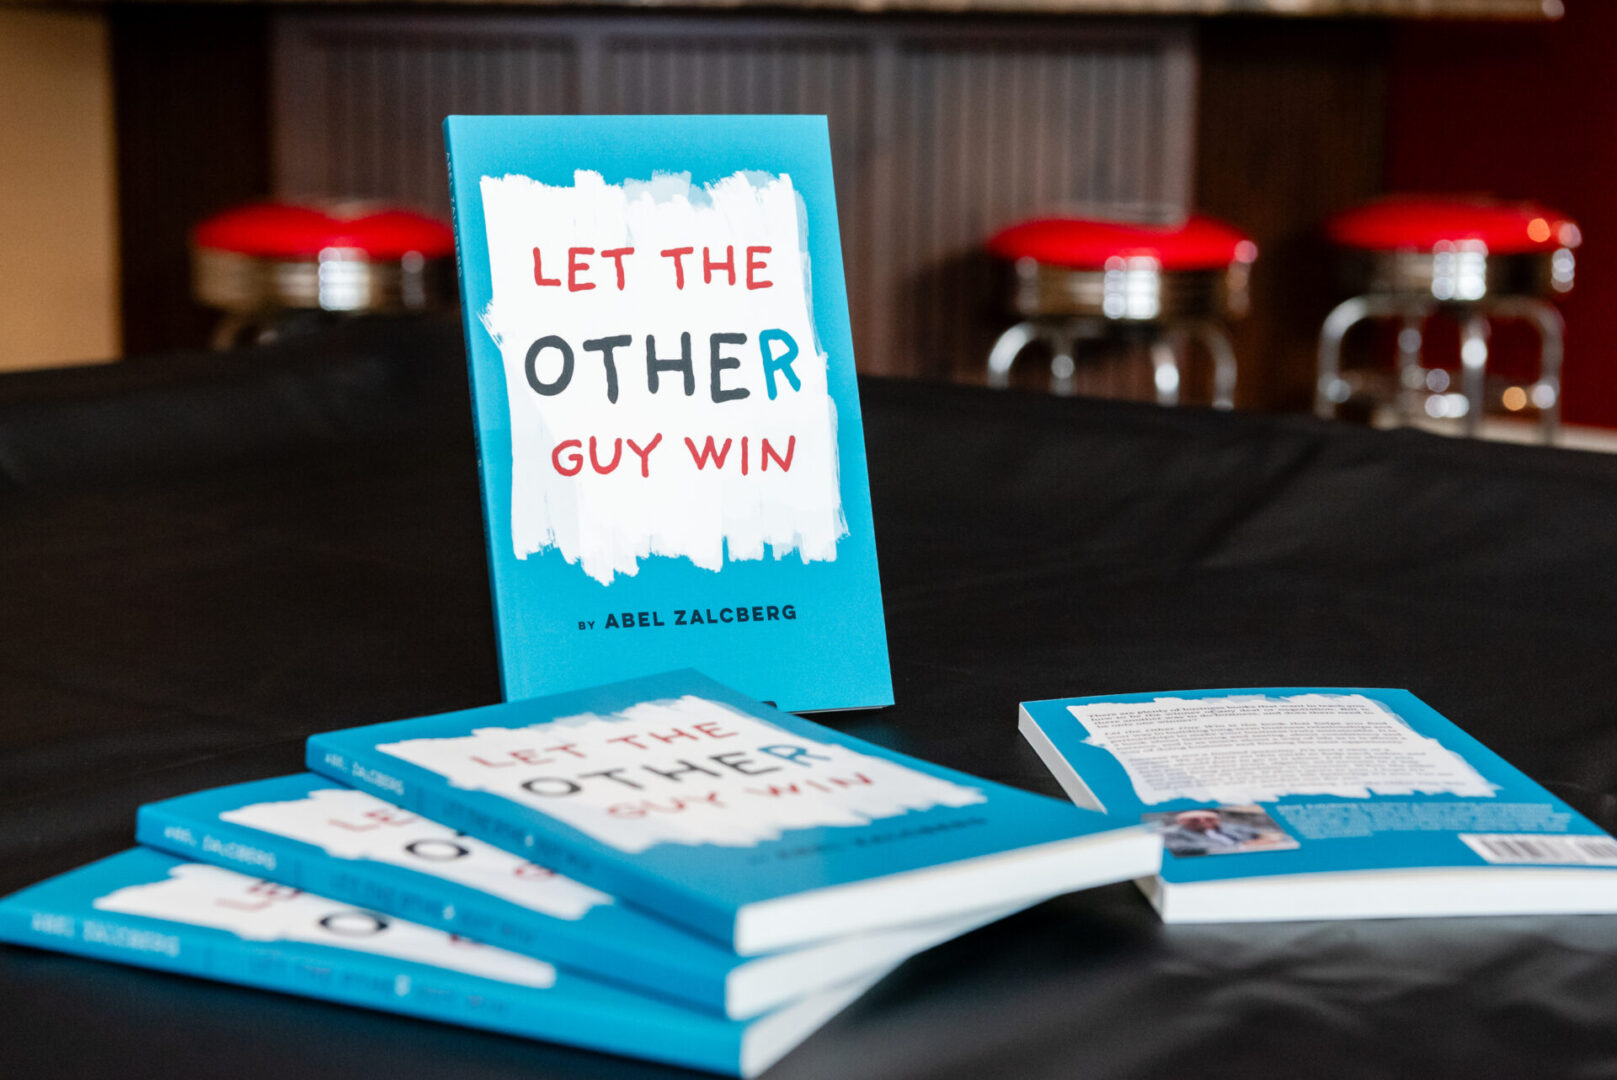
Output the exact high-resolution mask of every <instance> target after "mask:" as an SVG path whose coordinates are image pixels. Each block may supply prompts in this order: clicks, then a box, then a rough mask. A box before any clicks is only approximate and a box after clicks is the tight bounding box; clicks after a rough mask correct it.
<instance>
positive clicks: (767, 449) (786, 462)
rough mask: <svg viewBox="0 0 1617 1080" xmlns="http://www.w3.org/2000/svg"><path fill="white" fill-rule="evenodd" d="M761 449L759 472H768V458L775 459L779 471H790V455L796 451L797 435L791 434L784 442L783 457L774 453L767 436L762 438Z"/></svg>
mask: <svg viewBox="0 0 1617 1080" xmlns="http://www.w3.org/2000/svg"><path fill="white" fill-rule="evenodd" d="M763 451H764V452H763V453H762V454H761V455H760V458H761V460H760V461H759V463H758V469H759V471H760V472H768V471H769V459H770V458H774V459H775V464H776V465H779V466H780V471H781V472H791V471H792V455H793V454H795V453H796V452H797V436H796V435H793V436H792V437H791V438H790V439H788V440H787V442H786V456H785V457H784V458H783V457H781V456H780V455H779V454H777V453H775V448H774V447H773V446H770V445H769V439H768V438H765V439H764V446H763Z"/></svg>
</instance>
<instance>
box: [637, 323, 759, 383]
mask: <svg viewBox="0 0 1617 1080" xmlns="http://www.w3.org/2000/svg"><path fill="white" fill-rule="evenodd" d="M736 366H737V367H740V366H741V364H740V361H737V362H736ZM664 371H677V372H679V373H680V374H681V375H683V376H684V377H685V396H686V397H690V396H691V395H692V394H694V393H696V368H695V366H694V365H693V364H692V363H691V335H690V334H689V333H684V334H681V335H679V359H678V360H665V359H662V358H660V357H658V355H657V339H656V338H655V337H653V336H652V335H650V334H647V335H646V389H647V390H650V391H651V392H652V393H653V394H655V393H656V392H657V376H658V375H659V374H660V373H661V372H664Z"/></svg>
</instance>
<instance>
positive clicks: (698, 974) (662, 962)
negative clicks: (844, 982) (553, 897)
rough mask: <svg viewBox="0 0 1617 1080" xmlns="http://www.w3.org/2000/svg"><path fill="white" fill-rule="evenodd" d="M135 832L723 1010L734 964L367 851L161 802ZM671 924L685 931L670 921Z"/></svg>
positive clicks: (162, 845) (320, 892) (163, 846)
mask: <svg viewBox="0 0 1617 1080" xmlns="http://www.w3.org/2000/svg"><path fill="white" fill-rule="evenodd" d="M135 839H136V840H137V841H138V842H140V843H142V844H145V845H146V846H148V847H154V848H157V849H159V850H162V851H168V852H171V853H173V854H175V855H179V856H181V857H183V858H190V859H195V860H197V861H198V862H207V863H213V864H214V865H216V866H223V867H225V868H226V869H228V870H239V871H241V872H242V873H246V874H252V875H254V876H257V877H262V878H266V879H268V880H270V881H274V882H277V883H279V884H282V885H290V886H292V887H293V888H296V889H302V890H303V891H304V892H309V893H313V894H315V895H316V896H323V897H325V898H327V899H328V900H340V901H342V902H343V903H345V904H354V905H355V906H357V907H363V908H368V909H371V910H373V911H380V912H383V913H385V914H388V915H395V916H397V917H399V918H401V919H408V920H409V921H411V922H416V923H420V924H422V925H423V926H431V927H433V928H434V929H438V930H443V931H446V932H447V933H451V934H460V935H462V936H464V937H468V938H471V939H473V940H475V941H481V942H483V943H484V944H486V945H494V946H498V947H499V948H502V949H509V950H511V951H512V952H516V953H522V954H523V955H525V956H531V957H534V958H535V959H538V960H543V961H545V962H546V963H551V964H561V965H564V966H568V967H572V968H575V969H576V970H578V971H579V972H581V973H583V974H586V975H589V976H593V977H596V978H600V979H603V980H605V981H608V982H614V983H618V984H619V985H622V986H626V987H628V988H630V989H633V990H636V991H639V992H641V993H648V994H653V995H655V996H657V997H663V998H668V999H670V1000H672V1001H674V1002H676V1003H678V1004H681V1005H685V1006H687V1007H695V1008H700V1009H706V1010H708V1011H710V1012H714V1013H723V1012H724V1011H725V1006H726V1000H725V999H726V982H725V979H726V976H727V975H728V974H729V968H728V966H711V965H710V966H708V967H706V968H685V967H681V966H680V965H678V964H676V963H673V962H671V961H670V960H669V959H667V958H665V957H664V956H663V955H659V951H658V950H657V949H656V948H655V945H654V944H652V943H648V942H643V941H642V942H636V941H634V940H632V939H609V940H603V939H602V937H601V935H599V934H595V933H592V932H591V930H592V928H591V927H587V926H585V925H583V924H582V923H574V922H571V921H569V920H563V919H552V918H548V917H546V916H543V915H537V914H534V913H532V912H528V911H525V910H524V909H523V908H522V907H521V906H519V905H517V904H513V903H510V902H508V901H504V900H501V899H499V898H498V897H494V896H490V895H489V894H488V893H485V892H483V891H481V890H479V889H474V888H470V887H468V886H465V885H459V884H456V883H454V882H447V881H441V880H437V879H426V878H423V877H422V876H421V875H419V874H416V873H413V872H412V871H409V870H405V869H401V868H399V867H392V866H380V865H378V864H376V863H374V862H372V861H370V860H365V859H359V860H354V859H342V858H337V857H335V856H332V855H330V854H327V853H324V852H321V851H318V850H312V849H311V850H308V851H307V853H305V852H303V851H299V850H298V848H300V847H302V846H303V845H293V844H284V843H276V842H274V841H273V840H271V839H269V838H266V837H265V836H264V834H263V833H262V832H261V831H259V830H257V829H252V828H248V827H246V826H239V825H232V824H231V823H229V822H225V821H219V820H218V819H211V820H204V819H201V818H193V817H190V816H188V815H185V814H181V813H177V812H176V811H174V810H173V809H171V808H169V807H167V806H163V805H161V804H158V805H153V806H143V807H141V808H140V810H139V811H138V813H137V815H136V821H135ZM666 932H667V933H668V934H671V935H672V934H679V933H681V932H680V931H679V930H676V929H674V928H673V927H669V928H668V929H667V931H666Z"/></svg>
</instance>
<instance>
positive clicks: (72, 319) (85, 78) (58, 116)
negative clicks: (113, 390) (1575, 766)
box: [0, 7, 119, 369]
mask: <svg viewBox="0 0 1617 1080" xmlns="http://www.w3.org/2000/svg"><path fill="white" fill-rule="evenodd" d="M112 125H113V119H112V83H111V71H110V63H109V52H108V43H107V27H106V21H105V19H104V18H103V17H102V16H101V15H100V14H98V13H95V12H77V11H34V10H25V9H17V8H5V7H0V369H5V368H19V367H42V366H49V365H57V364H71V363H79V362H83V361H86V360H103V359H107V358H110V357H114V356H117V355H118V351H119V348H118V278H117V273H118V271H117V209H116V204H115V201H114V199H115V195H114V191H115V188H114V184H115V168H114V159H113V135H112Z"/></svg>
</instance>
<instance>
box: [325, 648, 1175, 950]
mask: <svg viewBox="0 0 1617 1080" xmlns="http://www.w3.org/2000/svg"><path fill="white" fill-rule="evenodd" d="M308 764H309V767H310V768H312V769H314V770H315V771H317V772H321V773H324V774H326V775H328V776H332V777H334V778H336V779H339V780H342V781H343V782H345V783H347V784H350V785H353V786H356V787H359V788H361V789H363V790H366V791H369V792H371V793H372V794H375V795H377V796H378V797H380V798H383V799H385V800H387V801H388V802H391V803H395V804H397V805H399V806H402V807H404V808H406V809H408V810H411V811H414V812H415V813H419V814H421V815H423V816H424V817H428V818H431V819H432V820H434V821H437V822H440V823H442V824H444V825H447V826H449V827H450V828H453V829H458V830H460V831H463V832H466V833H468V834H470V835H472V836H476V837H478V838H479V839H482V840H486V841H487V842H489V843H490V844H493V845H494V846H496V847H499V848H503V849H504V850H506V851H510V852H513V853H515V854H518V855H521V856H523V857H524V858H528V859H533V860H535V861H538V862H540V863H542V864H544V865H547V866H550V867H552V868H554V869H556V870H558V871H560V872H562V873H565V874H566V875H567V876H569V877H572V878H576V879H578V880H579V881H582V882H585V883H586V884H588V885H591V886H593V887H595V888H598V889H601V890H603V891H605V892H608V893H611V894H612V895H614V896H617V897H619V898H620V899H622V900H624V901H627V902H630V903H633V904H635V905H637V906H639V907H641V908H643V909H645V910H647V911H649V912H651V913H653V914H654V915H656V916H657V917H659V918H663V919H667V920H671V921H674V922H678V923H680V924H682V925H683V926H686V927H688V928H690V929H692V930H694V931H696V932H697V933H700V934H704V935H706V936H708V937H710V938H712V939H714V940H715V941H717V942H719V943H721V944H722V945H724V946H725V947H726V948H728V949H731V950H732V951H735V952H737V953H740V954H742V955H748V956H751V955H759V954H762V953H768V952H773V951H776V950H780V949H788V948H794V947H799V946H803V945H806V944H809V943H811V942H815V941H825V940H829V939H831V938H835V937H840V936H844V935H848V934H856V933H868V932H871V931H875V930H881V929H885V928H889V927H896V926H903V925H907V924H914V923H921V922H928V921H932V920H937V919H947V918H953V917H957V916H960V915H963V914H967V913H970V912H974V911H988V910H991V909H996V908H1004V907H1008V906H1013V905H1016V904H1022V903H1032V902H1035V901H1037V900H1041V899H1045V898H1047V897H1050V896H1054V895H1057V894H1060V893H1065V892H1070V891H1072V890H1075V889H1082V888H1087V887H1090V886H1095V885H1102V884H1107V883H1110V882H1114V881H1121V880H1127V879H1130V878H1135V877H1140V876H1144V875H1149V874H1154V873H1156V871H1157V867H1158V865H1159V862H1160V857H1161V845H1160V842H1159V840H1158V839H1157V838H1156V837H1155V836H1153V835H1151V834H1150V833H1149V832H1148V831H1147V830H1146V829H1144V828H1143V827H1141V826H1140V825H1138V824H1137V823H1119V822H1116V821H1114V820H1111V819H1108V818H1107V817H1105V816H1104V815H1101V814H1097V813H1093V812H1090V811H1087V810H1081V809H1078V808H1076V807H1073V806H1069V805H1067V804H1065V803H1062V802H1060V801H1058V800H1055V799H1050V798H1047V797H1045V796H1042V795H1034V794H1030V793H1028V792H1025V791H1020V790H1017V789H1015V788H1009V787H1006V786H1004V785H1001V784H997V783H994V782H992V781H989V780H984V779H981V778H979V777H974V776H969V775H967V774H965V773H960V772H956V771H954V770H952V769H946V768H942V767H939V766H936V765H931V764H928V763H925V762H921V761H917V760H915V759H914V758H910V757H906V756H905V755H902V754H898V753H894V752H893V751H890V750H887V749H884V748H882V747H878V746H874V745H872V744H870V743H866V742H863V741H862V740H859V739H856V738H854V737H852V736H849V735H844V734H842V733H840V732H837V731H833V730H831V729H829V728H825V727H822V726H820V725H818V724H814V723H811V722H809V721H807V720H804V719H802V718H800V717H795V716H791V715H788V714H786V713H783V712H780V711H778V710H776V709H772V708H769V707H768V706H766V705H762V704H760V703H758V702H756V701H752V700H750V699H748V698H747V697H745V696H743V695H741V694H739V693H737V692H735V691H733V690H730V689H728V688H726V687H724V686H722V685H720V684H719V683H717V682H714V681H713V680H712V679H708V678H706V677H704V676H702V675H699V674H698V673H696V672H694V671H678V672H671V673H668V674H663V675H657V676H649V677H646V678H642V679H632V680H628V681H626V682H621V683H614V684H610V685H607V686H602V687H597V688H594V689H591V690H587V691H578V692H574V693H569V694H559V695H554V696H551V697H547V698H537V699H533V700H529V701H518V702H510V703H506V704H503V705H494V706H490V707H487V708H482V709H471V710H467V711H464V712H458V713H448V714H445V715H442V716H433V717H424V718H422V719H417V720H404V721H398V722H394V723H388V724H376V725H373V726H370V727H362V728H353V729H349V730H346V731H334V732H327V733H325V734H323V735H316V736H313V737H311V738H310V740H309V745H308Z"/></svg>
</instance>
